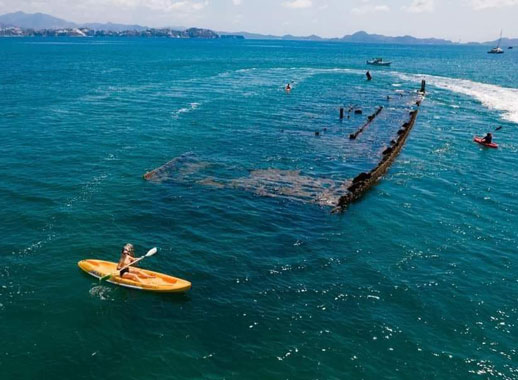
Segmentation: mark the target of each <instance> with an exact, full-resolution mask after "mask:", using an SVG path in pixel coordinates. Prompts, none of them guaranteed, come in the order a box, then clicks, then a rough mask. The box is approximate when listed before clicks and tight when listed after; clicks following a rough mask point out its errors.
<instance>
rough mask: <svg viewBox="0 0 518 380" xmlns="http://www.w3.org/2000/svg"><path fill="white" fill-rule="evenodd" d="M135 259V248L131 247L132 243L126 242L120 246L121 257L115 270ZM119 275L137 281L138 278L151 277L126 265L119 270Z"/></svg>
mask: <svg viewBox="0 0 518 380" xmlns="http://www.w3.org/2000/svg"><path fill="white" fill-rule="evenodd" d="M135 260H136V259H135V248H134V247H133V244H130V243H128V244H126V245H125V246H124V247H123V248H122V253H121V258H120V260H119V264H117V270H120V269H121V268H124V267H125V266H126V265H128V264H131V263H132V262H134V261H135ZM119 276H120V277H124V278H127V279H129V280H133V281H139V280H140V279H146V278H152V277H153V276H150V275H149V274H146V273H144V272H143V271H141V270H140V269H138V268H135V267H127V268H124V269H122V270H121V271H120V272H119Z"/></svg>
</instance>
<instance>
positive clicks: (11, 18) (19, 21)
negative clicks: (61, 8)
mask: <svg viewBox="0 0 518 380" xmlns="http://www.w3.org/2000/svg"><path fill="white" fill-rule="evenodd" d="M0 25H3V26H18V27H20V28H26V29H59V28H76V27H77V24H75V23H73V22H70V21H66V20H63V19H60V18H57V17H53V16H49V15H46V14H44V13H34V14H28V13H24V12H14V13H7V14H5V15H2V16H0Z"/></svg>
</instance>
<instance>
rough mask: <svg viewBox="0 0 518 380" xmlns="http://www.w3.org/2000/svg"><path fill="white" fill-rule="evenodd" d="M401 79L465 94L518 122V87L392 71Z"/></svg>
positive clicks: (503, 117) (511, 120) (504, 117)
mask: <svg viewBox="0 0 518 380" xmlns="http://www.w3.org/2000/svg"><path fill="white" fill-rule="evenodd" d="M393 74H395V75H397V76H398V77H399V78H401V79H403V80H408V81H412V82H415V81H416V79H424V80H426V82H427V84H429V85H430V86H434V87H437V88H440V89H443V90H448V91H452V92H455V93H458V94H462V95H467V96H469V97H471V98H474V99H476V100H478V101H479V102H480V103H482V104H483V105H484V106H485V107H487V108H489V109H490V110H496V111H500V112H502V119H504V120H507V121H510V122H513V123H516V124H518V89H516V88H506V87H500V86H497V85H494V84H486V83H480V82H474V81H471V80H467V79H456V78H448V77H440V76H434V75H420V74H401V73H395V72H394V73H393Z"/></svg>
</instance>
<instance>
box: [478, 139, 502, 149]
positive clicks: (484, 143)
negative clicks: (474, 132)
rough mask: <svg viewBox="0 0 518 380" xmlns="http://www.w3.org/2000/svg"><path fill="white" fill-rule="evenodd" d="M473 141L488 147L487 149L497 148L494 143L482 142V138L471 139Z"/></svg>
mask: <svg viewBox="0 0 518 380" xmlns="http://www.w3.org/2000/svg"><path fill="white" fill-rule="evenodd" d="M473 141H475V142H476V143H479V144H480V145H483V146H485V147H488V148H498V145H497V144H495V143H494V142H492V143H489V144H488V143H486V142H484V141H483V138H482V137H477V136H475V138H474V139H473Z"/></svg>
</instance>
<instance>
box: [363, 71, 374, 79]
mask: <svg viewBox="0 0 518 380" xmlns="http://www.w3.org/2000/svg"><path fill="white" fill-rule="evenodd" d="M365 75H366V76H367V80H371V79H372V75H371V72H370V71H367V72H366V73H365Z"/></svg>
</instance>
